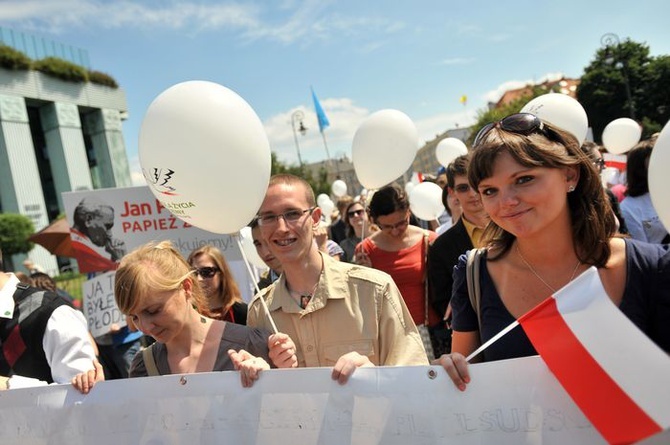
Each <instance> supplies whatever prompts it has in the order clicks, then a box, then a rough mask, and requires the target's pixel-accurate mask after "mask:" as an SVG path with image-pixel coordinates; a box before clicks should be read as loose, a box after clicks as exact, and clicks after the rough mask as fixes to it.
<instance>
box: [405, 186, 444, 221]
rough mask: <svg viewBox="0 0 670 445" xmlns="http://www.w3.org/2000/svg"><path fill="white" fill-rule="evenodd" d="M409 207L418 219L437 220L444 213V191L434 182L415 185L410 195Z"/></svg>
mask: <svg viewBox="0 0 670 445" xmlns="http://www.w3.org/2000/svg"><path fill="white" fill-rule="evenodd" d="M409 207H410V210H411V211H412V213H414V214H415V215H416V216H417V217H418V218H421V219H423V220H426V221H432V220H435V219H437V217H438V216H440V215H441V214H442V212H444V205H443V204H442V189H441V188H440V186H439V185H437V184H435V183H434V182H422V183H421V184H418V185H415V186H414V188H412V191H411V192H410V194H409Z"/></svg>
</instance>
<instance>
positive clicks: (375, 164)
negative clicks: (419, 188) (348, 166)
mask: <svg viewBox="0 0 670 445" xmlns="http://www.w3.org/2000/svg"><path fill="white" fill-rule="evenodd" d="M418 140H419V132H418V131H417V129H416V126H415V125H414V122H412V120H411V119H410V118H409V117H408V116H407V115H406V114H404V113H402V112H400V111H398V110H381V111H377V112H376V113H373V114H372V115H370V116H369V117H368V118H367V119H365V121H363V123H362V124H361V126H360V127H358V129H357V130H356V134H354V140H353V142H352V159H353V163H354V170H355V171H356V176H357V177H358V180H359V181H360V182H361V184H363V186H365V187H366V188H368V189H377V188H380V187H383V186H385V185H386V184H389V183H390V182H392V181H393V180H395V179H396V178H398V177H399V176H400V175H402V174H403V173H404V172H405V171H407V169H408V168H409V167H410V165H411V164H412V161H413V160H414V157H415V156H416V152H417V150H416V145H417V141H418Z"/></svg>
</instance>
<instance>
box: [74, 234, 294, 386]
mask: <svg viewBox="0 0 670 445" xmlns="http://www.w3.org/2000/svg"><path fill="white" fill-rule="evenodd" d="M194 275H195V273H194V271H193V269H192V268H191V266H190V265H189V264H188V263H187V262H186V260H184V258H183V257H182V256H181V255H180V254H179V252H177V250H176V249H175V248H174V247H173V246H172V243H170V242H169V241H163V242H160V243H149V244H146V245H144V246H141V247H139V248H138V249H136V250H135V251H133V252H131V253H129V254H128V255H126V256H125V257H124V258H123V259H122V260H121V263H120V265H119V268H118V269H117V271H116V278H115V284H114V297H115V299H116V303H117V306H118V307H119V309H120V310H121V312H123V313H124V314H126V315H127V316H129V318H130V320H131V321H132V322H133V323H134V324H135V325H136V326H137V327H138V329H140V330H141V331H142V332H144V333H145V334H147V335H150V336H152V337H153V338H154V339H155V340H156V343H154V344H153V345H152V346H151V347H150V349H148V352H147V351H143V352H140V353H138V354H137V355H136V356H135V358H134V359H133V361H132V364H131V366H130V372H129V376H130V377H143V376H149V375H165V374H188V373H194V372H211V371H229V370H234V369H239V370H240V371H241V377H242V385H243V386H245V387H246V386H251V385H252V384H253V382H254V381H255V380H257V379H258V378H259V373H260V371H262V370H264V369H269V368H270V365H269V363H274V364H275V365H276V366H277V367H280V368H285V367H295V366H296V365H297V359H296V357H295V345H294V344H293V342H292V341H291V339H290V338H289V337H288V336H287V335H285V334H275V335H270V334H269V333H268V332H267V331H264V330H262V329H255V328H250V327H248V326H243V325H238V324H235V323H229V322H225V321H222V320H215V319H212V318H209V317H206V316H204V315H202V311H203V310H204V309H205V308H206V305H207V302H206V299H205V296H204V293H203V291H202V289H201V287H200V284H199V282H198V280H197V279H195V277H194ZM89 380H90V379H89ZM84 383H85V384H87V385H89V389H90V387H92V386H93V383H94V382H90V381H86V382H84ZM75 386H76V385H75Z"/></svg>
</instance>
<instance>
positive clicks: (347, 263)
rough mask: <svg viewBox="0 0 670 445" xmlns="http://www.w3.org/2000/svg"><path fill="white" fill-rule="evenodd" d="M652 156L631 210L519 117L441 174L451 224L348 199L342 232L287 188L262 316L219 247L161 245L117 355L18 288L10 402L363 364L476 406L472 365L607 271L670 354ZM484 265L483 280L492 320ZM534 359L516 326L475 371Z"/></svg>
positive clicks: (6, 334)
mask: <svg viewBox="0 0 670 445" xmlns="http://www.w3.org/2000/svg"><path fill="white" fill-rule="evenodd" d="M653 144H654V139H653V138H652V139H650V140H645V141H642V142H641V143H640V144H638V146H636V147H635V148H634V149H632V150H631V151H630V153H629V155H628V164H627V170H626V175H627V190H626V191H625V193H624V199H623V200H622V201H621V202H619V198H617V196H616V195H615V194H614V193H612V192H611V191H610V190H609V188H610V186H611V184H603V181H602V179H601V172H602V170H603V168H604V167H605V165H604V162H603V160H602V154H601V152H602V149H601V148H599V147H597V146H595V145H594V144H584V145H583V146H582V145H580V144H579V143H578V141H577V140H576V139H575V138H574V137H573V136H572V135H571V134H569V133H566V132H565V131H563V130H561V129H560V128H557V127H555V126H553V125H551V124H549V123H547V122H544V121H542V120H540V119H539V118H537V117H536V116H533V115H531V114H526V113H520V114H515V115H511V116H508V117H506V118H505V119H503V120H501V121H499V122H494V123H491V124H489V125H487V126H485V127H484V128H483V129H482V130H481V131H480V132H479V133H478V134H477V137H476V138H475V140H474V143H473V146H472V147H471V149H470V151H469V153H468V154H467V155H464V156H460V157H458V158H456V159H455V160H454V161H452V162H451V164H449V165H448V166H446V168H444V169H441V171H439V172H438V174H437V175H436V178H435V182H436V183H438V184H439V185H440V186H442V187H443V194H442V201H443V203H444V204H445V214H444V215H443V216H442V217H440V221H439V222H427V221H420V220H417V219H416V218H415V217H414V215H412V212H411V211H410V203H409V198H408V196H407V193H406V192H405V190H404V189H403V188H402V187H401V186H399V185H397V184H390V185H388V186H385V187H382V188H380V189H379V190H377V191H375V192H374V193H373V194H372V196H371V197H360V196H359V197H355V198H354V197H348V196H345V197H342V198H340V199H339V200H338V203H337V212H336V215H334V216H335V217H334V218H332V223H331V224H330V226H328V225H327V224H325V222H324V221H326V220H328V221H330V220H331V215H327V216H328V218H326V215H323V214H322V210H321V209H320V208H319V207H318V206H317V205H316V201H315V197H314V192H313V190H312V188H311V187H310V185H309V184H308V183H307V182H306V181H304V180H303V179H301V178H299V177H296V176H292V175H287V174H282V175H275V176H273V177H272V178H271V179H270V184H269V186H268V189H267V192H266V195H265V198H264V200H263V202H262V204H261V207H260V209H259V211H258V214H257V216H256V217H255V218H254V219H253V221H252V222H251V223H250V226H251V234H252V238H253V243H254V246H255V247H256V249H257V252H258V254H259V256H260V258H261V259H262V260H263V261H264V262H265V263H266V264H267V266H268V270H267V272H266V273H265V274H264V275H263V276H262V277H261V279H260V282H259V283H258V288H259V289H260V291H259V292H258V293H257V294H256V295H255V297H254V298H253V299H252V300H251V301H250V302H249V303H248V305H247V303H245V302H244V301H242V298H241V296H240V291H239V288H238V285H237V283H236V282H235V280H234V278H233V275H232V273H231V270H230V267H229V266H228V264H227V262H226V259H225V257H224V256H223V254H222V253H221V252H220V251H219V250H218V249H216V248H213V247H211V246H203V247H201V248H199V249H197V250H195V251H193V252H191V253H190V255H189V256H188V258H184V257H182V255H181V254H180V253H179V252H178V251H177V250H176V249H175V247H174V246H173V245H172V244H171V243H170V242H169V241H163V242H154V243H150V244H147V245H144V246H141V247H139V248H137V249H135V250H134V251H132V252H130V253H128V254H126V255H125V256H123V257H122V259H121V261H120V264H119V267H118V269H117V271H116V277H115V289H114V296H115V299H116V303H117V305H118V307H119V309H120V310H121V312H123V314H125V315H126V316H127V318H128V327H127V328H124V330H123V331H119V332H114V333H113V334H114V335H116V336H117V337H118V338H116V337H114V338H108V339H106V340H105V341H101V339H91V338H90V335H89V334H88V333H87V330H86V322H85V320H84V319H83V317H81V314H80V313H78V312H77V311H76V310H74V309H73V308H72V304H71V301H70V302H68V301H67V298H64V297H62V296H59V295H58V294H57V293H56V292H57V288H55V286H54V287H49V285H48V283H47V282H48V280H47V279H46V278H49V277H48V275H46V274H44V273H42V272H40V271H37V270H35V271H31V272H32V273H33V275H34V276H33V280H32V281H31V282H30V283H31V285H30V286H26V285H22V284H20V283H19V280H18V278H17V274H5V273H2V274H0V309H1V310H2V311H5V312H4V315H3V314H2V313H0V317H4V318H2V322H1V323H2V324H1V327H2V329H1V330H0V335H1V339H2V343H1V345H2V352H3V354H2V355H1V356H0V375H2V376H5V377H3V378H2V379H3V380H0V389H4V388H12V387H17V386H18V385H19V383H16V385H15V384H14V380H16V379H17V377H18V376H25V377H32V378H34V379H37V380H40V381H42V382H45V383H52V382H55V383H65V382H71V383H73V384H74V385H75V387H77V388H78V389H79V390H80V391H82V392H85V393H86V392H88V391H90V390H91V388H93V386H94V385H95V383H96V382H98V381H101V380H102V379H104V376H105V374H108V375H107V377H108V378H124V377H141V376H151V375H162V374H174V373H193V372H207V371H226V370H239V371H240V375H241V381H242V385H243V386H251V385H252V384H253V382H254V381H255V380H257V379H258V378H259V377H260V376H261V375H262V371H263V370H266V369H270V368H273V367H274V368H292V367H330V368H332V378H333V379H334V380H337V381H338V382H340V383H342V384H344V383H346V382H347V380H348V379H349V378H350V377H351V376H352V374H353V373H354V372H355V370H356V368H358V367H361V366H380V365H384V366H394V365H405V366H408V365H427V364H429V363H433V364H439V365H441V366H443V367H444V369H445V370H446V372H447V373H448V375H449V376H450V377H451V379H452V380H453V382H454V384H455V385H456V386H457V387H458V388H459V389H461V390H465V388H466V385H467V384H468V383H469V382H470V374H469V371H468V362H467V361H466V359H465V357H466V356H468V355H469V354H470V353H472V352H473V351H475V350H476V349H477V348H478V347H479V346H480V345H482V344H483V343H485V342H486V341H488V340H489V339H491V338H493V337H494V336H496V334H498V333H499V332H500V331H501V330H503V329H504V328H506V327H507V326H508V325H509V324H511V323H512V322H514V321H515V320H516V319H518V318H519V317H521V316H522V315H523V314H525V313H527V312H528V311H529V310H531V309H532V308H533V307H535V306H536V305H538V304H539V303H540V302H542V301H543V300H544V299H546V298H547V297H548V296H550V295H552V294H554V293H555V292H556V291H557V290H558V289H560V288H562V287H564V286H565V285H567V284H568V283H570V282H571V281H572V280H574V279H575V278H576V277H577V276H579V275H580V274H581V273H583V272H584V271H586V270H587V269H589V268H591V267H595V268H596V269H597V271H598V274H599V276H600V279H601V281H602V283H603V285H604V289H605V290H606V292H607V295H608V296H609V298H610V299H611V300H612V302H613V303H614V304H615V305H617V306H618V307H619V308H620V309H621V311H622V312H623V313H624V314H625V315H626V316H627V317H628V318H629V319H630V320H631V321H632V322H633V323H634V324H635V325H637V326H638V327H639V328H640V330H642V331H643V332H644V333H645V334H646V335H647V336H648V337H649V338H650V339H651V340H652V341H653V342H654V343H656V344H657V345H658V346H659V347H660V348H662V349H663V350H664V351H666V352H670V323H668V320H670V313H669V312H668V311H669V310H670V251H669V248H668V244H667V243H668V242H669V241H670V240H669V235H668V232H667V230H666V228H665V227H664V226H663V224H662V222H661V221H660V219H659V217H658V215H657V214H656V212H655V211H654V208H653V203H652V202H651V200H650V198H649V187H648V182H647V170H648V163H649V156H650V153H651V150H652V149H653ZM435 230H437V232H436V231H435ZM438 232H439V233H438ZM468 251H476V255H475V256H474V258H475V260H474V261H475V262H477V268H478V270H479V271H480V273H479V275H478V282H477V285H476V287H477V289H478V291H477V292H478V304H476V305H473V300H472V293H473V289H472V287H471V286H472V285H471V284H469V283H468V280H467V274H468V268H470V267H474V266H472V263H469V262H468V257H467V255H466V254H467V252H468ZM45 275H46V278H45V277H44V276H45ZM37 287H40V288H43V289H48V291H46V292H44V291H40V290H38V289H37ZM37 294H39V296H40V298H41V304H40V305H37V307H38V308H39V309H33V312H34V313H31V314H24V313H23V311H24V307H25V305H23V304H22V303H21V301H23V299H25V298H36V297H35V296H36V295H37ZM65 325H67V326H65ZM16 330H18V332H19V333H20V336H19V337H22V338H25V339H30V343H29V344H27V348H25V349H24V350H23V352H22V353H21V354H19V356H15V355H12V354H11V353H9V352H8V351H10V350H11V349H10V348H11V347H12V346H11V341H17V340H16V338H17V336H14V337H12V333H13V332H15V331H16ZM424 331H425V332H426V333H427V334H425V335H424ZM145 336H147V337H150V338H151V340H150V341H142V339H144V338H145ZM119 345H127V346H126V347H123V348H121V349H119ZM94 347H98V348H99V351H97V352H96V350H95V349H94ZM110 348H112V350H110ZM117 349H118V350H117ZM535 354H536V351H535V349H534V347H533V345H532V344H531V342H530V341H529V339H528V337H527V336H526V335H525V333H524V331H523V330H522V329H521V328H520V327H517V328H515V329H513V330H512V331H511V332H510V333H508V334H507V335H505V336H504V337H502V338H501V339H499V340H498V341H496V342H495V343H493V344H492V345H491V346H489V347H488V348H487V349H486V350H485V351H484V352H483V353H482V354H480V355H479V356H478V357H477V358H476V359H475V360H478V361H482V360H483V361H493V360H502V359H508V358H515V357H523V356H529V355H535ZM113 357H122V360H116V361H115V360H114V359H113ZM100 361H102V362H103V364H104V367H103V366H102V365H101V363H100ZM110 362H115V363H116V365H117V368H119V369H118V370H117V371H116V372H114V373H113V374H110V371H109V370H108V369H109V368H110Z"/></svg>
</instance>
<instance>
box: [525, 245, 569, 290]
mask: <svg viewBox="0 0 670 445" xmlns="http://www.w3.org/2000/svg"><path fill="white" fill-rule="evenodd" d="M516 253H517V254H518V255H519V258H521V261H523V264H525V265H526V267H527V268H528V270H530V271H531V272H533V275H535V276H536V277H537V278H538V280H540V281H541V282H542V284H544V285H545V286H547V288H548V289H549V290H550V291H551V292H553V293H556V291H557V289H554V288H553V287H552V286H550V285H549V283H547V282H546V281H545V279H544V278H542V277H541V276H540V274H539V273H537V272H536V271H535V268H533V266H531V265H530V263H529V262H528V261H526V259H525V258H524V257H523V255H521V250H520V249H519V245H518V244H517V245H516ZM581 265H582V262H581V261H580V260H579V259H577V264H576V265H575V269H574V270H573V271H572V275H570V279H569V280H568V283H570V282H571V281H572V280H574V278H575V275H576V274H577V270H578V269H579V266H581ZM568 283H565V285H567V284H568Z"/></svg>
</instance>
